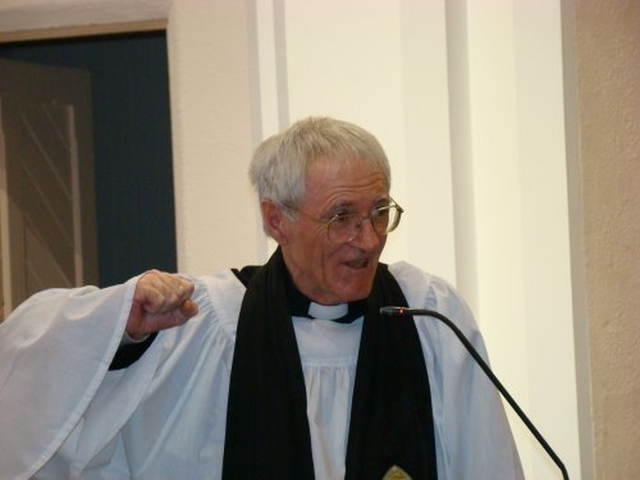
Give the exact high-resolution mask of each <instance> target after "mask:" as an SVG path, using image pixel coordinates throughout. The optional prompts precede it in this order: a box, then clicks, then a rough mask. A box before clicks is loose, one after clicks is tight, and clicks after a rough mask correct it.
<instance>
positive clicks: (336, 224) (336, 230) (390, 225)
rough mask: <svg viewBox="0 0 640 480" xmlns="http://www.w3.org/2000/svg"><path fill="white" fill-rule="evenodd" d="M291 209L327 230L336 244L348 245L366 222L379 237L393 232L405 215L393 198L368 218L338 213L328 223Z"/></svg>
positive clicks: (356, 214) (354, 213)
mask: <svg viewBox="0 0 640 480" xmlns="http://www.w3.org/2000/svg"><path fill="white" fill-rule="evenodd" d="M289 209H290V210H293V211H295V212H297V213H300V214H301V215H303V216H304V217H306V218H308V219H309V220H312V221H314V222H316V223H317V224H318V225H321V226H323V227H324V228H326V230H327V237H328V238H329V240H331V241H332V242H336V243H348V242H350V241H352V240H353V239H354V238H356V237H357V236H358V235H359V234H360V231H361V230H362V224H363V222H364V221H365V220H369V221H370V222H371V226H372V227H373V230H374V231H375V232H376V233H377V234H378V235H386V234H388V233H390V232H393V231H394V230H395V229H396V228H397V227H398V224H399V223H400V218H402V214H403V213H404V209H403V208H402V207H401V206H400V205H398V204H397V203H396V202H395V200H393V199H392V198H390V199H389V204H388V205H383V206H381V207H375V208H372V209H371V210H370V211H369V214H368V215H366V216H363V215H361V214H359V213H356V212H353V213H338V214H336V215H334V216H333V217H331V218H330V219H329V220H326V221H323V220H319V219H317V218H314V217H312V216H310V215H308V214H306V213H305V212H303V211H301V210H298V209H296V208H292V207H289Z"/></svg>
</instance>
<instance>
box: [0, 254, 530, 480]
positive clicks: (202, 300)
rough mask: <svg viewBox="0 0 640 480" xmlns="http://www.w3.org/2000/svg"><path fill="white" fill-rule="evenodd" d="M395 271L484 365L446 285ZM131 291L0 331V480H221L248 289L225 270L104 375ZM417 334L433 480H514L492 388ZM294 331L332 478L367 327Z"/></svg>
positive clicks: (88, 294) (28, 306)
mask: <svg viewBox="0 0 640 480" xmlns="http://www.w3.org/2000/svg"><path fill="white" fill-rule="evenodd" d="M390 271H391V273H392V274H393V275H394V276H395V277H396V279H397V280H398V282H399V284H400V286H401V287H402V290H403V292H404V294H405V296H406V298H407V300H408V302H409V304H410V305H411V306H412V307H416V308H425V309H432V310H437V311H439V312H441V313H442V314H444V315H446V316H448V317H449V318H451V319H452V320H453V321H455V322H456V324H457V325H458V327H459V328H460V329H461V330H462V331H463V332H464V334H465V335H466V336H467V338H469V340H470V341H471V342H472V343H473V344H474V345H475V347H476V348H477V349H478V350H479V351H480V352H481V354H482V355H483V356H485V357H486V352H485V348H484V344H483V341H482V338H481V335H480V333H479V331H478V329H477V326H476V324H475V322H474V320H473V318H472V316H471V314H470V312H469V310H468V308H467V307H466V305H465V304H464V302H463V301H462V300H461V299H460V297H459V296H458V294H457V293H456V292H455V290H454V289H453V288H452V287H451V286H449V285H448V284H447V283H446V282H445V281H443V280H441V279H439V278H436V277H433V276H430V275H428V274H426V273H424V272H422V271H421V270H418V269H417V268H415V267H413V266H411V265H409V264H407V263H404V262H400V263H397V264H393V265H391V266H390ZM136 280H137V279H135V278H134V279H132V280H130V281H129V282H127V283H125V284H124V285H119V286H114V287H110V288H106V289H97V288H95V287H84V288H79V289H71V290H62V289H55V290H48V291H44V292H42V293H39V294H37V295H35V296H34V297H32V298H31V299H29V300H27V301H26V302H25V303H24V304H23V305H21V306H20V307H19V308H18V309H16V311H15V312H14V313H13V314H12V315H11V317H10V318H9V319H8V320H6V321H5V322H4V323H3V324H1V325H0V479H9V478H10V479H12V480H13V479H21V478H39V479H74V478H82V479H118V480H121V479H126V478H136V479H218V478H220V476H221V470H222V457H223V452H224V438H225V423H226V412H227V396H228V392H229V378H230V372H231V362H232V358H233V350H234V343H235V331H236V326H237V321H238V314H239V311H240V305H241V302H242V297H243V294H244V291H245V288H244V286H243V285H242V284H241V283H240V282H239V281H238V279H237V278H236V277H235V276H234V275H233V273H232V272H231V271H224V272H221V273H219V274H218V275H215V276H209V277H199V278H192V280H193V281H194V283H195V284H196V291H195V293H194V297H193V299H194V300H195V301H196V303H197V304H198V306H199V309H200V311H199V313H198V315H197V316H196V317H194V318H192V319H191V320H189V321H188V322H187V323H186V324H185V325H183V326H182V327H178V328H174V329H170V330H165V331H163V332H160V333H159V335H158V336H157V338H156V339H155V340H154V342H153V344H152V345H151V346H150V347H149V349H148V350H147V351H146V352H145V353H144V355H143V356H142V357H141V358H140V359H139V360H138V361H136V362H135V363H134V364H132V365H131V366H129V367H127V368H125V369H122V370H115V371H109V370H108V368H109V365H110V363H111V361H112V359H113V357H114V355H115V353H116V351H117V348H118V346H119V345H120V342H121V339H122V336H123V333H124V329H125V324H126V320H127V316H128V312H129V309H130V306H131V300H132V296H133V291H134V288H135V282H136ZM397 321H409V320H405V319H398V320H397ZM415 322H416V326H417V329H418V333H419V336H420V341H421V343H422V348H423V352H424V356H425V360H426V365H427V369H428V372H429V381H430V388H431V398H432V403H433V419H434V430H435V440H436V455H437V466H438V478H439V479H442V480H461V479H474V480H483V479H486V480H500V479H504V480H514V479H520V478H523V474H522V469H521V466H520V461H519V458H518V454H517V451H516V448H515V445H514V442H513V438H512V435H511V432H510V430H509V426H508V423H507V420H506V416H505V413H504V410H503V407H502V403H501V401H500V398H499V394H498V393H497V391H496V390H495V388H494V387H493V386H492V385H491V383H490V382H489V381H488V380H487V379H486V377H485V375H484V373H483V372H482V371H481V370H480V369H479V368H478V367H477V365H475V363H474V361H473V360H472V358H471V357H470V356H469V354H468V353H467V351H466V350H465V348H464V347H463V346H462V344H461V343H460V342H459V340H458V339H457V338H456V337H455V335H454V334H453V332H451V331H450V330H449V329H448V327H446V326H445V325H444V324H442V323H440V322H439V321H437V320H435V319H430V318H421V317H416V318H415ZM293 324H294V328H295V332H296V338H297V341H298V347H299V350H300V355H301V361H302V369H303V373H304V378H305V384H306V389H307V411H308V417H309V426H310V430H311V438H312V451H313V458H314V467H315V472H316V478H317V479H319V480H325V479H326V480H331V479H340V478H343V477H344V468H345V466H344V465H345V454H346V442H347V432H348V425H349V412H350V408H351V397H352V392H353V386H354V381H355V372H356V361H357V355H358V346H359V342H360V333H361V329H362V319H360V320H356V321H355V322H353V323H351V324H346V325H345V324H338V323H335V322H331V321H328V320H322V319H320V320H309V319H302V318H295V317H294V318H293ZM255 407H256V408H260V405H256V406H255ZM381 441H384V439H381Z"/></svg>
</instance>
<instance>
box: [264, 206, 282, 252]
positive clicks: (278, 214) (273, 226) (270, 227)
mask: <svg viewBox="0 0 640 480" xmlns="http://www.w3.org/2000/svg"><path fill="white" fill-rule="evenodd" d="M260 209H261V210H262V221H263V223H264V228H265V230H266V231H267V233H268V234H269V235H270V236H271V237H272V238H273V239H274V240H275V241H276V242H278V245H284V244H286V243H287V232H286V222H285V220H286V219H285V214H284V212H283V211H282V207H280V206H279V205H276V204H275V203H273V202H272V201H271V200H268V199H262V200H260Z"/></svg>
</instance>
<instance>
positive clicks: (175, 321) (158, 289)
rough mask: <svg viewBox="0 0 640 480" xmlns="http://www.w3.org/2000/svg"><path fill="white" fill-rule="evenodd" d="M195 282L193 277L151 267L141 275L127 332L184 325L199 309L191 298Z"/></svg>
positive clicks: (134, 334)
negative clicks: (188, 278)
mask: <svg viewBox="0 0 640 480" xmlns="http://www.w3.org/2000/svg"><path fill="white" fill-rule="evenodd" d="M194 288H195V287H194V285H193V283H191V282H190V281H189V280H186V279H185V278H182V277H180V276H178V275H173V274H169V273H165V272H161V271H159V270H149V271H148V272H146V273H145V274H144V275H142V276H141V277H140V278H139V279H138V283H137V285H136V289H135V292H134V294H133V304H132V305H131V311H130V312H129V320H128V321H127V333H128V334H129V336H131V337H132V338H134V339H135V338H140V337H143V336H145V335H148V334H150V333H153V332H157V331H159V330H164V329H166V328H171V327H176V326H178V325H182V324H183V323H185V322H186V321H187V320H188V319H189V318H191V317H192V316H194V315H195V314H196V313H198V306H197V305H196V304H195V303H194V302H193V301H192V300H191V295H192V294H193V291H194Z"/></svg>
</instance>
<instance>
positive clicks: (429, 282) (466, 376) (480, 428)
mask: <svg viewBox="0 0 640 480" xmlns="http://www.w3.org/2000/svg"><path fill="white" fill-rule="evenodd" d="M391 272H392V273H393V274H394V276H395V277H396V279H397V280H398V282H399V283H400V285H401V287H402V289H403V291H404V293H405V296H406V297H407V301H408V302H409V305H410V306H411V307H415V308H423V309H429V310H435V311H437V312H439V313H441V314H443V315H444V316H446V317H447V318H449V319H450V320H451V321H453V322H454V323H455V324H456V326H457V327H458V328H459V329H460V330H461V331H462V333H463V334H464V335H465V337H467V339H468V340H469V341H470V342H471V344H472V345H473V346H474V348H475V349H476V350H477V351H478V353H480V355H481V356H482V357H483V358H484V359H485V361H487V363H488V357H487V352H486V348H485V345H484V341H483V339H482V335H481V334H480V331H479V330H478V327H477V325H476V323H475V320H474V319H473V316H472V314H471V311H470V310H469V308H468V307H467V305H466V304H465V302H464V301H463V300H462V298H461V297H460V296H459V295H458V293H457V292H456V291H455V289H454V288H453V287H452V286H451V285H449V284H448V283H447V282H445V281H443V280H442V279H439V278H437V277H433V276H430V275H428V274H426V273H425V272H423V271H421V270H419V269H417V268H416V267H413V266H411V265H409V264H407V263H404V262H400V263H398V264H394V265H392V266H391ZM414 320H415V323H416V327H417V329H418V334H419V336H420V340H421V343H422V347H423V350H424V354H425V360H426V364H427V370H428V372H429V382H430V389H431V400H432V404H433V419H434V428H435V437H436V455H437V465H438V478H441V479H467V478H473V479H474V480H518V479H523V478H524V474H523V472H522V467H521V464H520V459H519V456H518V452H517V449H516V446H515V443H514V440H513V436H512V434H511V429H510V427H509V424H508V421H507V417H506V415H505V411H504V408H503V404H502V401H501V398H500V394H499V392H498V391H497V390H496V388H495V387H494V385H493V384H492V383H491V382H490V380H489V379H488V378H487V377H486V375H485V373H484V372H483V371H482V370H481V368H480V367H479V366H478V365H477V364H476V363H475V361H474V360H473V358H472V357H471V356H470V355H469V353H468V352H467V350H466V348H465V347H464V345H462V343H461V342H460V340H459V339H458V338H457V337H456V336H455V334H454V333H453V331H452V330H451V329H450V328H449V327H448V326H446V325H445V324H444V323H442V322H440V321H439V320H437V319H435V318H430V317H415V318H414Z"/></svg>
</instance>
